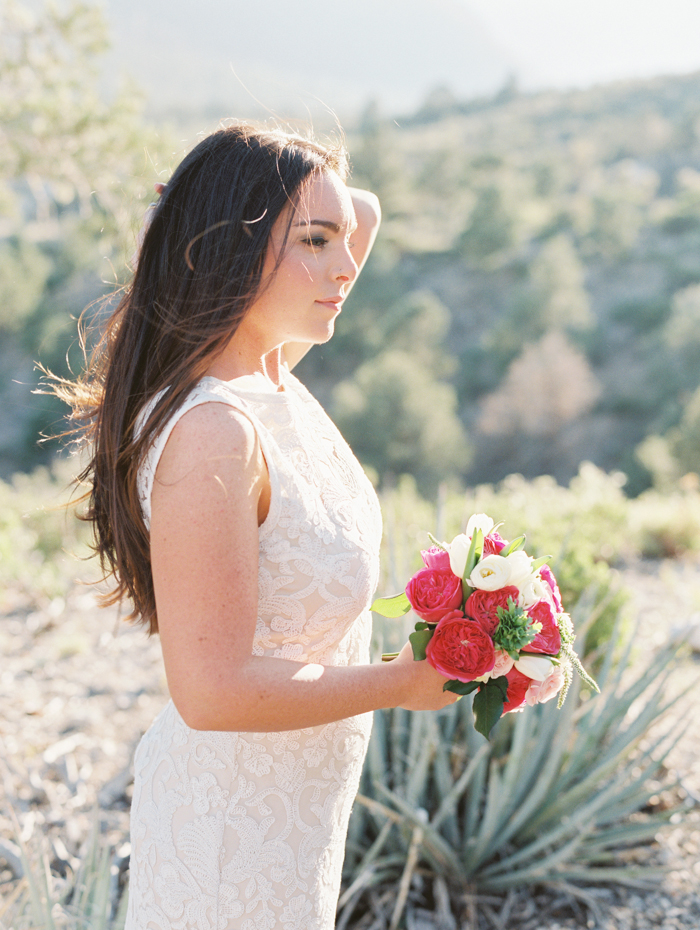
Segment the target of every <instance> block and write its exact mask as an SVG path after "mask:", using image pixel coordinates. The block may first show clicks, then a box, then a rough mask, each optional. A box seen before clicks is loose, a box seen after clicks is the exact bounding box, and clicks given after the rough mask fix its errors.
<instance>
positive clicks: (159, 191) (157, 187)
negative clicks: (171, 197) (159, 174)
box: [153, 181, 165, 196]
mask: <svg viewBox="0 0 700 930" xmlns="http://www.w3.org/2000/svg"><path fill="white" fill-rule="evenodd" d="M153 190H154V191H155V192H156V194H158V195H159V196H160V195H161V194H162V193H163V191H164V190H165V184H163V182H162V181H156V183H155V184H154V185H153Z"/></svg>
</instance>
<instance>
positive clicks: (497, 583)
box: [469, 555, 511, 591]
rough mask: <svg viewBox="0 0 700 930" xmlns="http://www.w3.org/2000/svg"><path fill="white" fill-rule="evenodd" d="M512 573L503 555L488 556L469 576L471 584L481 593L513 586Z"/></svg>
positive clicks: (478, 563)
mask: <svg viewBox="0 0 700 930" xmlns="http://www.w3.org/2000/svg"><path fill="white" fill-rule="evenodd" d="M510 571H511V569H510V563H509V561H508V559H504V558H503V556H502V555H487V556H485V557H484V558H483V559H482V560H481V561H480V562H477V564H476V568H475V569H474V571H473V572H472V573H471V575H470V576H469V584H470V585H471V586H472V588H479V589H480V590H481V591H497V590H498V589H499V588H504V587H505V586H506V585H508V584H511V581H510Z"/></svg>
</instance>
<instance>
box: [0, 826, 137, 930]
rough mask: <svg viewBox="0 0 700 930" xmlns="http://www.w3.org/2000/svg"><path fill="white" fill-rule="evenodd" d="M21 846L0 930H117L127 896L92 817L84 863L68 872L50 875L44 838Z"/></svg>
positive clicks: (111, 854) (0, 915)
mask: <svg viewBox="0 0 700 930" xmlns="http://www.w3.org/2000/svg"><path fill="white" fill-rule="evenodd" d="M17 833H18V840H19V843H20V850H21V859H22V867H23V871H24V875H23V877H22V878H21V879H20V880H19V881H18V883H17V885H16V887H15V888H14V890H13V891H12V892H11V893H10V894H9V895H8V896H7V899H6V900H5V901H4V902H3V903H2V904H0V930H30V928H31V930H122V928H123V927H124V923H125V921H126V903H127V896H126V894H124V893H121V894H120V891H121V889H120V887H119V871H120V870H119V864H118V862H117V861H115V855H114V850H113V849H112V848H111V846H109V844H107V843H106V842H105V840H104V837H102V836H101V834H100V830H99V822H98V820H97V818H95V821H94V824H93V829H92V832H91V835H90V838H89V840H88V842H87V844H86V849H85V853H84V855H83V858H82V859H81V860H80V861H79V864H77V866H76V869H75V871H74V872H73V873H70V872H69V876H68V877H67V878H61V877H59V876H57V875H55V874H53V873H52V870H51V866H50V857H49V854H48V851H47V844H46V841H45V838H44V839H37V840H35V841H34V842H30V843H25V842H23V841H22V840H21V838H20V836H19V830H18V831H17Z"/></svg>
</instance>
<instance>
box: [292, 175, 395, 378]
mask: <svg viewBox="0 0 700 930" xmlns="http://www.w3.org/2000/svg"><path fill="white" fill-rule="evenodd" d="M348 190H349V192H350V196H351V197H352V205H353V207H354V208H355V217H356V218H357V229H356V230H355V232H354V233H353V236H352V242H353V250H352V257H353V258H354V259H355V263H356V264H357V271H358V274H359V273H360V271H362V267H363V265H364V264H365V262H366V261H367V256H368V255H369V253H370V252H371V251H372V246H373V245H374V240H375V239H376V238H377V232H378V231H379V224H380V223H381V219H382V210H381V207H380V205H379V198H378V197H377V196H376V194H372V193H371V192H370V191H362V190H359V189H358V188H355V187H350V188H348ZM355 281H357V278H355ZM355 281H353V282H352V283H351V284H350V285H349V287H348V289H347V291H349V290H350V288H351V287H352V285H353V284H354V283H355ZM346 293H347V292H346ZM311 346H312V343H310V342H286V343H285V344H284V360H285V361H286V362H287V365H288V367H289V369H290V371H291V369H292V368H294V366H295V365H296V364H297V362H299V361H301V359H302V358H303V357H304V356H305V355H306V353H307V352H308V351H309V349H310V348H311Z"/></svg>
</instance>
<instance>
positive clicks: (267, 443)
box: [136, 379, 277, 529]
mask: <svg viewBox="0 0 700 930" xmlns="http://www.w3.org/2000/svg"><path fill="white" fill-rule="evenodd" d="M163 393H164V392H162V391H161V392H160V393H159V394H156V396H155V397H153V398H152V399H151V400H150V401H149V402H148V404H147V405H146V406H145V407H144V409H143V410H142V411H141V413H140V415H139V418H138V420H137V423H136V430H137V433H138V432H139V431H140V430H141V428H142V427H143V424H144V423H145V422H146V420H147V418H148V416H149V415H150V413H151V411H152V410H153V408H154V407H155V405H156V404H157V403H158V401H159V400H160V398H161V397H162V396H163ZM207 403H216V404H228V406H230V407H234V408H235V409H236V410H239V411H240V412H241V413H242V414H244V415H245V416H246V417H247V418H248V419H249V420H250V421H251V423H252V424H253V427H254V428H255V432H256V433H257V436H258V438H259V440H260V445H261V447H262V452H263V455H264V456H265V461H266V463H267V468H268V472H269V474H270V483H271V485H272V492H273V496H275V490H276V485H277V475H276V469H275V467H274V455H273V450H272V448H271V439H270V436H269V432H268V430H267V428H266V427H265V426H264V425H263V424H262V423H261V422H260V420H259V419H258V417H257V416H256V415H255V414H254V413H253V411H252V410H251V408H250V405H249V404H248V403H247V402H246V400H245V399H244V398H243V397H239V396H238V395H237V394H236V393H235V391H234V390H232V389H231V388H230V387H229V386H228V384H227V383H226V382H215V381H214V379H207V380H206V381H205V382H200V383H199V384H197V385H196V386H195V387H194V388H193V389H192V391H190V393H189V394H188V395H187V397H186V398H185V400H184V401H183V403H182V404H181V405H180V406H179V407H178V408H177V410H175V411H174V413H173V415H172V416H171V417H170V419H168V420H167V422H166V423H165V425H164V426H163V428H162V429H161V430H160V432H159V433H158V435H157V436H156V437H155V439H154V440H153V442H152V443H151V445H150V446H149V448H148V451H147V452H146V454H145V456H144V459H143V461H142V462H141V465H140V466H139V471H138V477H137V486H138V495H139V501H140V503H141V511H142V513H143V519H144V523H145V524H146V528H147V529H150V525H151V493H152V491H153V482H154V481H155V476H156V469H157V468H158V462H159V461H160V457H161V455H162V454H163V450H164V449H165V446H166V444H167V442H168V439H169V438H170V434H171V433H172V431H173V429H174V428H175V426H176V424H177V423H178V421H179V420H180V418H181V417H183V416H184V415H185V414H186V413H187V412H188V411H189V410H192V409H193V408H194V407H198V406H200V405H201V404H207Z"/></svg>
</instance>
